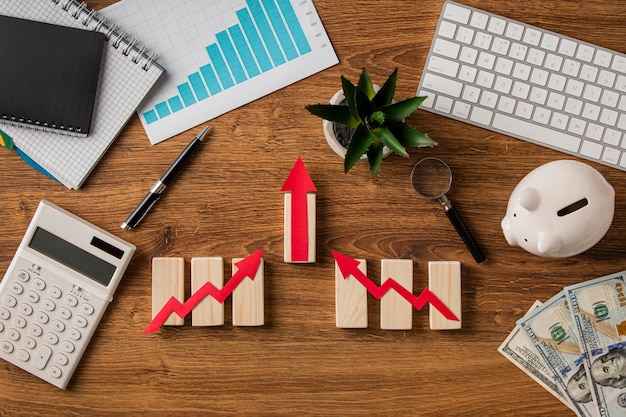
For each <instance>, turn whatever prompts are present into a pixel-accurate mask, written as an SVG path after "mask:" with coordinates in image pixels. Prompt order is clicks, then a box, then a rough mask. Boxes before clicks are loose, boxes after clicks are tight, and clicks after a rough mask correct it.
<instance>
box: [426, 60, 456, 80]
mask: <svg viewBox="0 0 626 417" xmlns="http://www.w3.org/2000/svg"><path fill="white" fill-rule="evenodd" d="M428 69H429V70H431V71H434V72H437V73H439V74H443V75H447V76H448V77H456V74H457V73H458V71H459V63H458V62H455V61H450V60H449V59H446V58H441V57H438V56H432V57H430V62H429V63H428Z"/></svg>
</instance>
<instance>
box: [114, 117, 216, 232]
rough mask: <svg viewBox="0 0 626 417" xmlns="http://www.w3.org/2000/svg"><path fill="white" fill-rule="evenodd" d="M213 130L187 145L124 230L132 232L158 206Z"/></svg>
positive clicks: (133, 213)
mask: <svg viewBox="0 0 626 417" xmlns="http://www.w3.org/2000/svg"><path fill="white" fill-rule="evenodd" d="M209 130H211V128H210V127H209V126H207V127H205V128H204V130H203V131H202V132H200V133H199V134H198V136H196V137H195V138H193V140H192V141H191V142H190V143H189V145H187V147H186V148H185V149H183V151H182V152H181V153H180V155H178V158H176V160H175V161H174V162H173V163H172V165H170V167H169V168H168V169H167V171H165V174H163V175H162V176H161V178H160V179H159V180H158V181H157V182H156V183H155V184H154V185H153V186H152V188H151V189H150V191H148V194H146V196H145V197H144V198H143V200H141V203H139V205H138V206H137V207H136V208H135V210H133V212H132V213H131V214H130V216H128V218H127V219H126V221H125V222H124V223H122V226H121V227H122V229H126V230H130V229H132V228H133V227H136V226H137V225H138V224H139V222H140V221H141V220H142V219H143V218H144V217H145V215H146V214H148V212H149V211H150V209H151V208H152V207H153V206H154V205H155V204H156V202H157V201H159V199H160V198H161V194H162V193H163V190H165V187H167V184H168V183H169V182H170V181H171V180H172V178H174V177H175V176H176V174H178V173H179V172H180V170H181V168H182V167H183V166H184V165H185V164H186V163H187V161H189V159H190V158H191V156H192V155H193V154H194V153H195V151H196V150H197V149H198V146H199V145H200V143H202V140H203V139H204V137H205V136H206V135H207V133H209Z"/></svg>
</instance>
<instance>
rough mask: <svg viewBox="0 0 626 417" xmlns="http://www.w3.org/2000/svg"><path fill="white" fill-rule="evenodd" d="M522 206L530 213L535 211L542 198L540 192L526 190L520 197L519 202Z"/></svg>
mask: <svg viewBox="0 0 626 417" xmlns="http://www.w3.org/2000/svg"><path fill="white" fill-rule="evenodd" d="M517 201H518V202H519V204H520V206H522V207H524V208H525V209H526V210H528V211H535V210H536V209H537V207H539V203H540V202H541V197H540V196H539V192H538V191H537V190H536V189H534V188H532V187H528V188H525V189H524V190H523V191H522V192H521V193H520V195H519V197H518V200H517Z"/></svg>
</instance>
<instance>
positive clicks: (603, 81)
mask: <svg viewBox="0 0 626 417" xmlns="http://www.w3.org/2000/svg"><path fill="white" fill-rule="evenodd" d="M616 77H617V75H616V74H615V73H614V72H610V71H607V70H600V74H599V75H598V84H600V85H601V86H603V87H606V88H611V87H613V84H614V83H615V78H616Z"/></svg>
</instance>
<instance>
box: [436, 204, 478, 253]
mask: <svg viewBox="0 0 626 417" xmlns="http://www.w3.org/2000/svg"><path fill="white" fill-rule="evenodd" d="M445 209H446V210H445V211H446V215H447V216H448V219H450V222H451V223H452V225H453V226H454V228H455V229H456V231H457V233H458V234H459V235H460V236H461V239H463V242H465V246H467V249H469V251H470V252H471V253H472V256H473V257H474V260H475V261H476V263H481V262H482V261H484V260H485V255H483V252H482V251H481V250H480V248H479V247H478V244H477V243H476V241H475V240H474V238H473V237H472V234H471V233H470V232H469V230H467V227H465V223H463V220H461V216H459V213H458V212H457V211H456V209H455V208H454V207H453V206H447V207H445Z"/></svg>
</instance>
